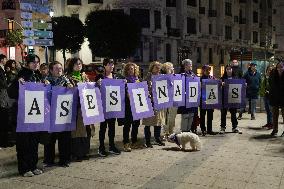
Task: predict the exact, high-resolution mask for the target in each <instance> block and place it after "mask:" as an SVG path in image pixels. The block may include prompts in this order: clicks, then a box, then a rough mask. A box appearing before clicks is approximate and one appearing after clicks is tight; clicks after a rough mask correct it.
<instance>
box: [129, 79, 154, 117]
mask: <svg viewBox="0 0 284 189" xmlns="http://www.w3.org/2000/svg"><path fill="white" fill-rule="evenodd" d="M127 88H128V94H129V98H130V106H131V112H132V116H133V120H138V119H142V118H147V117H152V116H154V111H153V107H152V103H151V100H150V98H149V97H148V94H149V91H148V85H147V82H146V81H144V82H141V83H127Z"/></svg>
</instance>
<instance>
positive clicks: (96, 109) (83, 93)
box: [78, 82, 105, 125]
mask: <svg viewBox="0 0 284 189" xmlns="http://www.w3.org/2000/svg"><path fill="white" fill-rule="evenodd" d="M78 90H79V97H80V104H81V111H82V116H83V122H84V125H90V124H95V123H100V122H103V121H104V120H105V119H104V113H103V107H102V100H101V92H100V90H99V88H97V87H95V83H93V82H87V83H78Z"/></svg>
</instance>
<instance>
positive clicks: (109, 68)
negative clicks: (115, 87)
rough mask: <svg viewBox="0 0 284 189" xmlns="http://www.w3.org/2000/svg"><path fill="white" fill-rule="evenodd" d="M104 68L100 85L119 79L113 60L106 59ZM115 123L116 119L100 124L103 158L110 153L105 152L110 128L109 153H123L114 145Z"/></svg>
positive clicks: (99, 78)
mask: <svg viewBox="0 0 284 189" xmlns="http://www.w3.org/2000/svg"><path fill="white" fill-rule="evenodd" d="M103 66H104V75H102V76H99V77H97V78H96V81H97V83H98V84H99V85H100V82H101V79H116V78H117V77H116V76H115V74H113V69H114V62H113V60H112V59H109V58H105V59H104V61H103ZM115 121H116V118H111V119H106V120H105V121H104V122H101V123H100V131H99V141H100V146H99V150H98V154H99V156H101V157H105V156H107V155H108V153H107V152H106V150H105V144H104V140H105V134H106V129H107V127H108V137H109V153H111V154H115V155H119V154H120V153H121V152H120V150H119V149H118V148H116V146H115V144H114V137H115Z"/></svg>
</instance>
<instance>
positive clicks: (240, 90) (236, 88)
mask: <svg viewBox="0 0 284 189" xmlns="http://www.w3.org/2000/svg"><path fill="white" fill-rule="evenodd" d="M224 82H225V86H224V108H243V107H244V106H245V98H246V89H245V83H246V81H245V80H244V79H226V80H225V81H224Z"/></svg>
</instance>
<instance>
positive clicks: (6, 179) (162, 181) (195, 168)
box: [0, 111, 284, 189]
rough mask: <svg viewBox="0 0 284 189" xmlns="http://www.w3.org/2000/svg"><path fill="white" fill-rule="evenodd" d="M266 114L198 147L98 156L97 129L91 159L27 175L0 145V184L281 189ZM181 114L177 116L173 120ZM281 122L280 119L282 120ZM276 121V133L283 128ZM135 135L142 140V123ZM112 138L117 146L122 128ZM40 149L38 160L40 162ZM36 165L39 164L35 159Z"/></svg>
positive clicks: (277, 148) (282, 165) (283, 154)
mask: <svg viewBox="0 0 284 189" xmlns="http://www.w3.org/2000/svg"><path fill="white" fill-rule="evenodd" d="M265 119H266V115H265V114H264V113H259V114H257V116H256V120H254V121H252V120H250V119H249V115H247V114H246V115H244V119H243V120H241V121H239V127H240V128H241V129H242V131H243V134H235V133H230V131H231V124H230V119H229V118H228V119H227V121H228V122H229V124H228V128H227V133H226V134H225V135H215V136H206V137H201V140H202V143H203V148H202V150H201V151H199V152H189V151H188V152H181V151H178V149H177V147H176V145H175V144H172V143H166V146H164V147H160V146H154V148H152V149H143V148H142V147H141V149H136V150H133V151H132V152H130V153H126V152H123V153H122V154H121V155H120V156H114V155H111V156H108V157H106V158H100V157H98V155H97V148H98V130H97V131H96V136H95V137H94V138H93V139H92V152H91V158H90V160H88V161H84V162H78V163H77V162H76V163H75V162H74V163H72V164H71V166H70V167H69V168H59V167H55V168H50V169H46V170H45V173H44V174H42V175H39V176H34V177H32V178H24V177H21V176H19V175H17V167H16V152H15V148H10V149H2V150H0V189H10V188H11V189H17V188H19V189H24V188H28V189H34V188H40V189H45V188H46V189H47V188H76V189H79V188H82V189H83V188H84V189H88V188H111V189H113V188H123V189H124V188H153V189H156V188H163V189H165V188H179V189H181V188H186V189H188V188H194V189H203V188H240V189H244V188H247V189H249V188H257V189H261V188H263V189H274V188H275V189H280V188H281V189H284V137H280V136H278V137H270V135H269V133H270V132H271V131H267V130H264V129H261V125H263V124H264V123H265ZM179 121H180V117H179V116H178V117H177V125H178V124H179ZM281 121H282V119H281ZM213 125H214V130H215V131H218V130H219V125H220V113H219V111H215V112H214V121H213ZM282 127H283V125H281V124H280V128H281V129H280V131H279V135H280V134H281V133H282V131H283V128H282ZM139 136H140V137H139V138H140V139H141V140H140V142H141V146H142V144H143V127H142V126H141V127H140V130H139ZM116 140H117V141H118V143H119V146H120V147H122V144H121V142H119V141H121V140H122V128H120V127H118V128H117V136H116ZM42 154H43V153H42V147H41V148H40V157H41V159H40V162H41V161H42ZM40 166H42V165H41V164H40Z"/></svg>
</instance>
